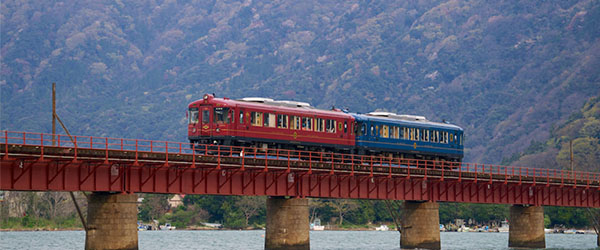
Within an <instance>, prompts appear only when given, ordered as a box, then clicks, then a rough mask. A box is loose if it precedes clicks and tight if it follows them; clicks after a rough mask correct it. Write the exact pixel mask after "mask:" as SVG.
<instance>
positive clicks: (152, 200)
mask: <svg viewBox="0 0 600 250" xmlns="http://www.w3.org/2000/svg"><path fill="white" fill-rule="evenodd" d="M167 211H169V197H168V195H165V194H147V195H146V196H145V197H144V201H142V205H141V207H140V212H139V213H138V217H139V218H140V219H141V220H143V221H150V220H155V219H158V218H159V217H161V216H162V215H164V214H165V213H166V212H167Z"/></svg>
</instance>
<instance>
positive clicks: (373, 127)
mask: <svg viewBox="0 0 600 250" xmlns="http://www.w3.org/2000/svg"><path fill="white" fill-rule="evenodd" d="M374 134H375V126H373V124H371V132H369V135H370V136H373V135H374Z"/></svg>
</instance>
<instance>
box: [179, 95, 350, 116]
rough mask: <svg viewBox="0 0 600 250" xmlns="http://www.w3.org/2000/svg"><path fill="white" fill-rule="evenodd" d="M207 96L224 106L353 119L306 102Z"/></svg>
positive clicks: (199, 101)
mask: <svg viewBox="0 0 600 250" xmlns="http://www.w3.org/2000/svg"><path fill="white" fill-rule="evenodd" d="M205 96H209V97H208V98H210V99H211V100H212V101H216V102H218V103H223V104H227V105H232V106H233V105H235V106H239V105H241V106H244V107H250V108H257V109H272V110H273V111H280V112H281V111H284V112H290V113H304V112H311V114H312V115H315V114H316V115H323V116H329V117H335V118H352V116H351V115H350V114H347V113H344V112H341V111H337V110H324V109H317V108H315V107H313V106H311V105H310V104H309V103H306V102H297V101H289V100H273V99H270V98H262V97H245V98H242V99H238V100H232V99H229V98H215V97H212V95H205ZM202 101H203V99H200V100H196V101H194V102H192V103H190V105H191V104H195V103H202Z"/></svg>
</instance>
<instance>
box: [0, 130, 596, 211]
mask: <svg viewBox="0 0 600 250" xmlns="http://www.w3.org/2000/svg"><path fill="white" fill-rule="evenodd" d="M11 133H12V134H10V135H9V133H8V132H4V138H0V142H8V144H6V143H4V144H2V143H0V158H1V159H2V160H1V161H0V163H1V164H0V189H1V190H24V191H49V190H55V191H109V192H125V193H135V192H144V193H183V194H219V195H270V196H293V197H322V198H353V199H388V200H423V201H449V202H468V203H490V204H530V205H547V206H574V207H600V174H598V173H585V172H570V171H562V170H547V169H525V168H516V167H507V166H491V165H484V164H469V163H463V164H457V163H447V162H435V161H423V160H419V161H416V160H407V159H391V158H385V159H384V158H382V157H373V156H369V157H364V156H353V155H342V154H331V153H319V152H302V151H288V150H271V149H270V150H261V149H258V150H257V149H251V148H244V149H241V148H236V149H234V148H224V149H221V146H214V145H212V146H211V145H201V146H200V148H196V149H198V150H199V153H197V152H195V151H192V150H189V149H188V148H189V145H188V144H186V143H170V142H157V141H143V140H127V139H111V138H92V137H75V140H76V141H77V142H78V143H70V140H64V139H65V137H64V136H63V138H62V142H61V136H58V139H57V142H58V145H57V146H49V145H51V143H49V142H48V141H47V140H48V139H46V140H45V139H44V135H43V134H33V133H23V132H14V133H13V132H11ZM45 138H51V136H48V135H46V136H45ZM2 139H3V141H2ZM65 141H66V142H65ZM241 150H244V151H243V152H245V153H244V156H243V157H240V155H241V154H242V153H241V152H240V151H241ZM207 152H208V153H207ZM234 152H235V154H234Z"/></svg>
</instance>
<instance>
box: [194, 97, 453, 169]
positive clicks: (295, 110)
mask: <svg viewBox="0 0 600 250" xmlns="http://www.w3.org/2000/svg"><path fill="white" fill-rule="evenodd" d="M187 124H188V125H187V126H188V139H189V141H190V143H192V144H195V145H200V144H212V145H225V146H246V147H256V148H263V149H266V148H277V149H296V150H306V151H318V152H335V153H348V154H358V155H383V156H389V157H399V158H410V159H424V160H443V161H451V162H460V161H462V158H463V155H464V147H463V144H464V134H463V129H462V128H460V127H459V126H457V125H454V124H450V123H448V122H445V121H444V122H433V121H429V120H427V119H426V118H425V117H424V116H416V115H398V114H395V113H391V112H370V113H366V114H359V113H351V112H347V111H345V110H340V109H336V108H332V109H331V110H323V109H317V108H315V107H313V106H311V105H310V104H309V103H306V102H297V101H286V100H273V99H270V98H259V97H246V98H242V99H238V100H232V99H229V98H226V97H224V98H216V97H215V96H214V94H205V95H203V97H202V99H199V100H196V101H193V102H191V103H190V104H189V105H188V111H187Z"/></svg>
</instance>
